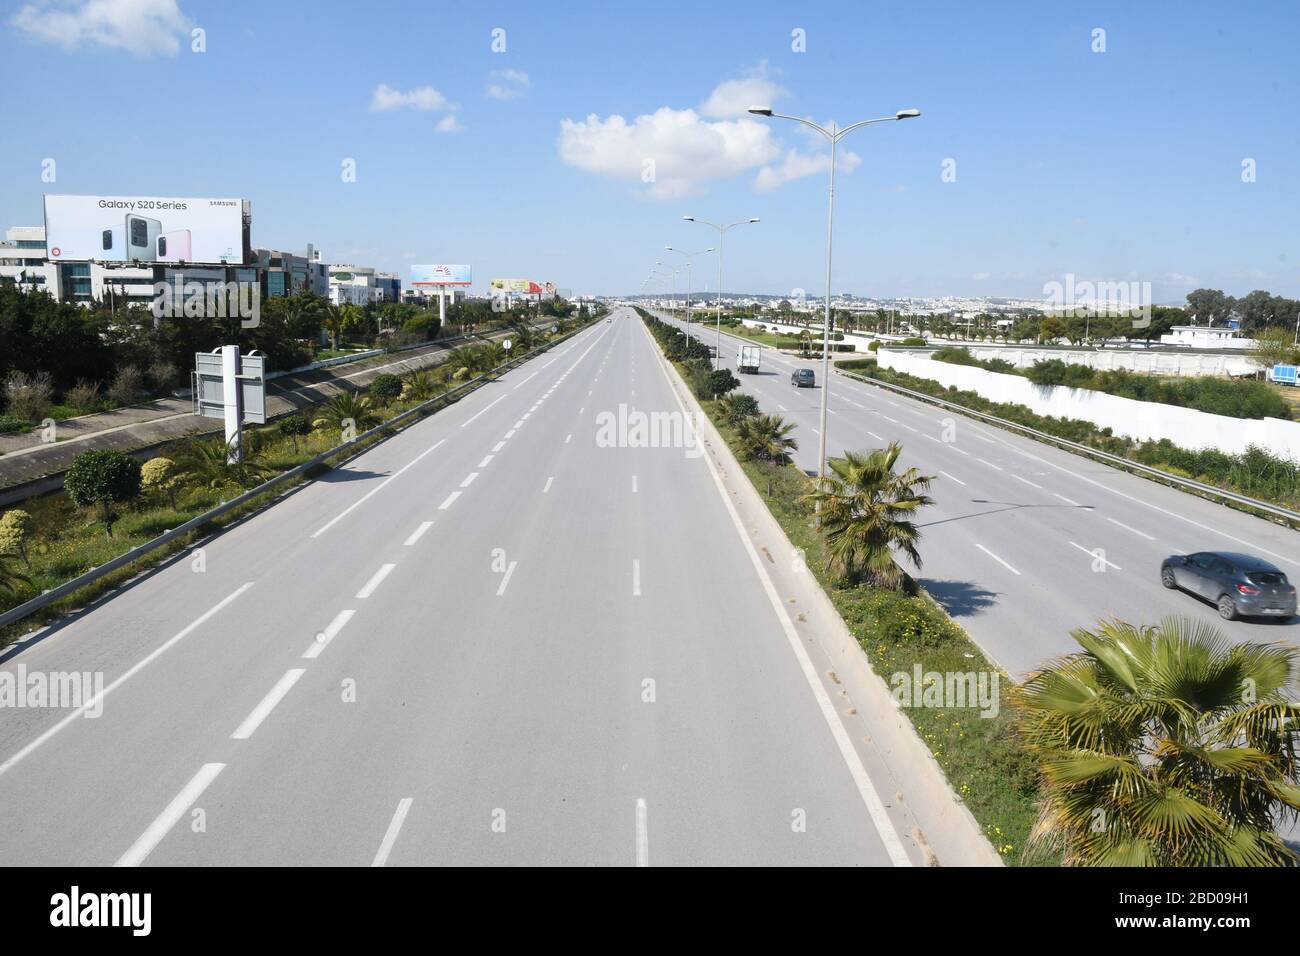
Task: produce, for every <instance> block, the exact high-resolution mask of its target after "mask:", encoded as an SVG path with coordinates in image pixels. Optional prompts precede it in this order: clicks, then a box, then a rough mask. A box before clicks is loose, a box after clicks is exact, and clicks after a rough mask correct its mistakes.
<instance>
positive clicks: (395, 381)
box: [370, 372, 402, 404]
mask: <svg viewBox="0 0 1300 956" xmlns="http://www.w3.org/2000/svg"><path fill="white" fill-rule="evenodd" d="M370 394H371V395H373V396H374V397H375V398H376V399H378V400H379V401H380V402H383V403H384V404H387V403H388V402H391V401H392V400H393V399H395V398H397V397H398V396H400V395H401V394H402V380H401V379H400V378H398V377H397V376H396V375H392V374H390V373H388V372H381V373H380V374H379V375H376V376H375V379H374V381H372V382H371V383H370Z"/></svg>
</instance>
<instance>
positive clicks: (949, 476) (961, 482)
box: [939, 470, 966, 488]
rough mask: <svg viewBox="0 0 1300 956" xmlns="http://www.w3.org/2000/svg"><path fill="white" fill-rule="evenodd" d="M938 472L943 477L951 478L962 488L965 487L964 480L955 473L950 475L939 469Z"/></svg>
mask: <svg viewBox="0 0 1300 956" xmlns="http://www.w3.org/2000/svg"><path fill="white" fill-rule="evenodd" d="M939 474H941V475H943V476H944V477H945V478H951V479H952V480H953V481H955V482H957V484H959V485H961V486H962V487H963V488H964V487H966V482H964V481H962V480H961V479H960V478H958V477H957V476H956V475H950V474H948V472H946V471H943V470H940V471H939Z"/></svg>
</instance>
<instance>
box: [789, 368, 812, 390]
mask: <svg viewBox="0 0 1300 956" xmlns="http://www.w3.org/2000/svg"><path fill="white" fill-rule="evenodd" d="M790 384H791V385H793V386H794V387H795V388H815V387H816V386H817V376H816V375H815V374H814V373H813V370H812V369H810V368H797V369H795V370H794V371H793V372H791V373H790Z"/></svg>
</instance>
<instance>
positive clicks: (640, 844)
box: [636, 797, 650, 866]
mask: <svg viewBox="0 0 1300 956" xmlns="http://www.w3.org/2000/svg"><path fill="white" fill-rule="evenodd" d="M636 865H637V866H649V865H650V830H649V827H648V826H647V824H646V806H645V798H644V797H637V798H636Z"/></svg>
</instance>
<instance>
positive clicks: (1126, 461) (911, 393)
mask: <svg viewBox="0 0 1300 956" xmlns="http://www.w3.org/2000/svg"><path fill="white" fill-rule="evenodd" d="M835 372H836V374H838V375H843V376H846V377H848V378H855V379H857V380H858V381H860V382H866V383H868V384H871V385H876V386H879V387H880V388H888V389H891V390H893V391H895V392H898V393H899V394H901V395H907V396H908V397H910V398H915V399H918V400H920V401H923V402H929V403H930V404H931V405H938V406H940V407H942V408H948V409H951V410H953V411H957V412H960V413H961V414H963V415H968V416H970V417H972V418H978V419H981V420H983V421H986V422H989V423H991V424H994V425H997V426H999V427H1001V428H1009V429H1012V430H1014V431H1018V432H1022V433H1024V434H1026V435H1028V436H1030V437H1031V438H1035V439H1037V440H1038V441H1043V442H1048V443H1050V444H1053V445H1059V446H1060V447H1062V448H1067V449H1069V450H1070V451H1073V452H1077V453H1079V454H1083V455H1087V456H1089V457H1091V458H1096V459H1099V460H1101V461H1104V462H1106V463H1107V464H1111V465H1116V466H1117V467H1120V468H1125V469H1128V470H1131V471H1136V472H1139V473H1141V474H1145V475H1149V476H1151V477H1153V478H1158V479H1159V480H1160V481H1163V482H1167V483H1169V484H1172V485H1177V486H1179V487H1181V488H1186V489H1190V490H1192V491H1196V492H1198V493H1200V494H1203V495H1208V496H1210V497H1214V498H1220V499H1222V500H1224V501H1230V502H1232V503H1233V504H1237V505H1241V506H1242V507H1245V508H1251V509H1254V510H1256V511H1261V512H1264V513H1266V514H1270V515H1273V516H1275V517H1278V518H1282V519H1284V520H1286V521H1290V522H1293V523H1296V524H1300V512H1296V511H1292V510H1291V509H1289V508H1283V507H1282V506H1280V505H1275V504H1271V503H1270V502H1267V501H1260V500H1259V499H1257V498H1249V497H1247V496H1246V495H1239V494H1237V493H1236V492H1235V491H1227V490H1225V489H1223V488H1216V487H1215V486H1214V485H1207V484H1206V483H1205V482H1203V481H1196V480H1195V479H1193V478H1183V477H1182V476H1180V475H1171V474H1170V473H1169V472H1167V471H1161V470H1160V469H1159V468H1155V467H1152V466H1151V465H1144V464H1142V462H1140V461H1133V460H1132V459H1131V458H1125V457H1123V456H1122V455H1112V454H1111V453H1110V452H1108V451H1101V450H1100V449H1098V448H1093V447H1092V446H1091V445H1083V444H1080V443H1079V442H1075V441H1070V440H1069V439H1068V438H1061V437H1059V436H1057V435H1053V434H1050V433H1049V432H1044V431H1039V430H1038V429H1037V428H1030V427H1029V426H1028V425H1021V424H1020V423H1019V422H1013V421H1010V420H1008V419H1005V418H999V417H997V416H996V415H990V414H988V413H987V412H979V411H976V410H975V409H973V408H967V407H966V406H965V405H961V404H958V403H957V402H950V401H948V400H946V399H942V398H937V397H935V396H934V395H930V394H927V393H926V392H920V391H917V390H916V389H912V388H906V387H904V386H902V385H895V384H893V383H892V382H882V381H880V380H879V379H874V378H868V377H867V376H865V375H857V374H855V373H854V372H852V371H845V370H842V369H838V368H837V369H835Z"/></svg>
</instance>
